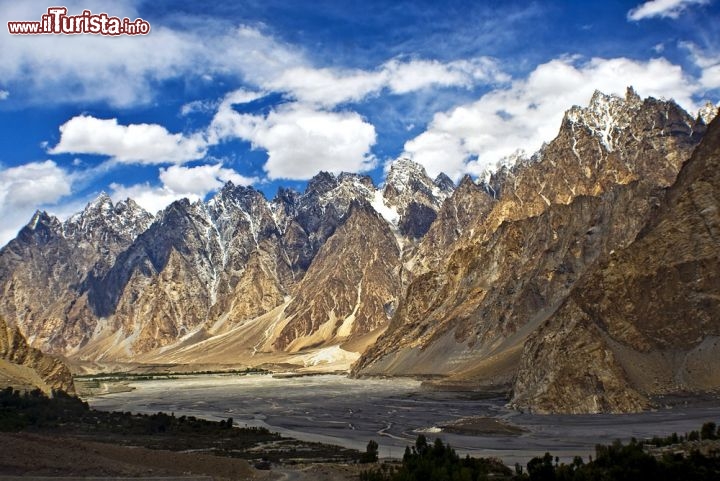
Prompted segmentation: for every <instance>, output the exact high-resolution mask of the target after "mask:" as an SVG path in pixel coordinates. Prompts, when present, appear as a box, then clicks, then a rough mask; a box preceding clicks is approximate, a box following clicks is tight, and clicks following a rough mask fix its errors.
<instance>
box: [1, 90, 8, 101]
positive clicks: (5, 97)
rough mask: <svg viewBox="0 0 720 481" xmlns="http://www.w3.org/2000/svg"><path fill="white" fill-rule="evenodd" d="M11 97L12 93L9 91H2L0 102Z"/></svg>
mask: <svg viewBox="0 0 720 481" xmlns="http://www.w3.org/2000/svg"><path fill="white" fill-rule="evenodd" d="M8 97H10V92H8V91H7V90H0V100H5V99H7V98H8Z"/></svg>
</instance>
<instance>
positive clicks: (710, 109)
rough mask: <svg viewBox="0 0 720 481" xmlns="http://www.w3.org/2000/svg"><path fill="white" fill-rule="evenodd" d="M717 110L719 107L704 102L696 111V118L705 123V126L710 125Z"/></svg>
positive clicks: (709, 102)
mask: <svg viewBox="0 0 720 481" xmlns="http://www.w3.org/2000/svg"><path fill="white" fill-rule="evenodd" d="M718 108H720V105H715V104H714V103H712V102H711V101H709V100H708V101H706V102H705V105H704V106H703V107H702V108H701V109H700V110H699V111H698V115H697V116H698V117H699V118H700V119H702V121H703V122H705V125H708V124H710V122H712V121H713V119H714V118H715V117H717V114H718Z"/></svg>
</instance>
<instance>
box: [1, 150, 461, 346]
mask: <svg viewBox="0 0 720 481" xmlns="http://www.w3.org/2000/svg"><path fill="white" fill-rule="evenodd" d="M388 179H389V181H388V182H387V183H386V185H385V186H384V188H383V189H378V188H376V187H375V186H374V185H373V182H372V180H371V179H370V178H369V177H367V176H361V175H356V174H349V173H345V174H340V175H337V176H336V175H333V174H329V173H320V174H318V175H317V176H316V177H315V178H313V179H312V180H311V181H310V182H309V183H308V186H307V189H306V190H305V192H304V193H302V194H301V193H297V192H294V191H291V190H286V189H281V190H280V191H279V192H278V195H277V196H276V198H275V199H273V200H272V201H268V200H267V199H266V198H265V197H264V196H263V195H262V194H261V193H260V192H258V191H256V190H255V189H253V188H248V187H241V186H235V185H233V184H232V183H228V184H227V185H226V186H225V187H224V188H223V189H222V190H221V191H220V192H218V193H217V195H215V196H214V197H213V198H212V199H210V200H209V201H207V202H196V203H190V202H188V201H187V200H181V201H178V202H175V203H173V204H171V205H170V206H168V207H167V208H166V209H165V210H164V211H163V212H161V213H159V214H158V216H157V218H152V216H150V215H149V214H148V213H146V212H144V211H142V209H140V208H139V207H138V206H137V205H136V204H135V203H134V202H132V201H131V200H128V201H126V202H121V203H118V204H117V205H113V203H112V201H111V200H110V199H109V198H108V197H107V196H106V195H104V194H103V195H101V196H100V197H98V199H96V200H95V201H93V202H92V203H90V204H89V205H88V206H87V208H86V209H85V210H84V211H83V212H81V213H80V214H78V215H75V216H73V217H71V218H70V219H69V220H68V221H66V222H64V223H61V222H60V221H59V220H57V219H55V218H53V217H51V216H48V215H47V214H44V213H38V214H37V215H36V216H35V217H34V218H33V220H32V221H31V223H30V224H29V225H28V226H27V227H26V228H25V229H24V230H23V232H21V234H20V235H19V236H18V238H17V239H15V240H14V241H13V242H11V243H10V244H9V245H8V246H6V247H5V248H4V249H3V250H2V251H1V252H0V273H1V274H2V276H0V287H1V288H2V290H3V296H2V302H1V303H0V304H1V305H0V313H2V314H5V315H6V316H7V317H8V319H10V320H11V322H12V323H13V325H17V326H18V327H19V328H20V329H21V330H23V331H24V332H26V333H27V334H28V335H29V338H30V340H31V342H32V343H33V344H34V345H36V346H39V347H42V348H43V349H45V350H47V351H51V352H56V353H62V354H65V355H71V356H74V357H80V358H86V359H106V360H112V359H126V360H127V359H131V358H134V357H136V356H138V355H139V354H142V353H146V352H149V351H153V350H158V349H164V348H166V347H168V346H170V345H173V344H176V343H178V342H185V341H186V340H187V339H192V340H194V341H197V340H202V339H206V338H208V337H212V336H218V335H222V334H223V333H226V332H229V331H232V330H233V329H235V328H236V327H238V326H242V325H243V324H245V323H247V322H249V321H250V320H253V319H255V318H257V317H258V316H262V315H263V314H265V313H268V312H270V311H272V310H273V309H275V308H277V307H278V306H281V305H284V304H286V303H289V304H288V311H287V313H288V316H289V317H288V318H287V319H285V318H283V319H284V322H285V324H286V325H285V330H284V331H283V333H282V336H281V337H280V338H278V339H273V340H271V344H273V345H274V346H275V349H286V348H287V349H294V350H297V349H299V348H300V347H297V346H308V345H312V344H313V343H314V341H313V342H310V341H309V340H308V339H310V338H313V339H314V337H313V335H314V334H315V332H314V331H315V329H317V328H318V327H319V326H321V325H325V324H326V323H327V320H328V319H330V317H332V316H336V317H337V319H340V320H343V322H345V324H342V323H341V325H338V326H337V328H332V329H330V331H331V334H327V333H325V334H323V335H321V336H320V337H321V338H322V339H323V341H322V342H319V343H317V344H318V345H325V344H327V343H330V342H345V341H348V340H352V339H354V338H356V337H362V336H364V335H365V334H367V333H368V332H371V331H375V330H377V329H378V328H380V327H381V326H384V325H385V324H386V323H387V312H392V310H393V309H394V306H395V305H396V303H397V299H398V298H399V295H400V289H401V284H400V283H399V282H396V278H397V277H398V276H399V275H400V269H399V268H398V264H399V259H400V251H399V247H398V242H399V243H400V244H403V243H404V242H405V240H406V241H407V242H409V243H415V242H417V239H418V238H419V237H421V236H422V235H423V234H424V233H425V230H427V227H428V226H429V224H430V223H431V222H432V220H433V219H434V218H435V211H436V210H437V209H439V206H440V205H441V203H442V199H444V197H445V196H446V195H448V194H449V192H451V191H452V188H453V186H452V182H449V179H447V178H444V177H442V176H441V177H439V179H438V183H437V184H436V183H434V182H433V181H432V180H430V179H429V178H428V177H427V175H425V172H424V170H423V169H422V167H420V166H418V165H416V164H411V163H408V162H400V163H398V165H395V166H393V167H392V169H391V170H390V173H389V174H388ZM384 195H386V196H387V198H384V197H383V196H384ZM436 196H438V197H436ZM378 200H379V201H380V204H379V205H381V206H382V207H381V208H380V210H381V211H382V212H383V213H384V214H387V213H388V212H391V213H394V214H396V216H395V218H393V219H391V221H388V220H386V218H385V217H378V215H377V213H376V212H374V211H373V207H371V206H370V205H371V204H374V205H378V203H377V202H378ZM352 206H355V207H354V208H353V207H352ZM361 206H362V208H361ZM351 210H352V211H353V212H354V214H353V215H350V214H351ZM363 213H364V214H363ZM336 232H337V236H336ZM403 232H404V233H405V234H403ZM329 239H333V241H332V243H330V244H328V241H329ZM403 239H404V240H403ZM326 245H327V246H326ZM378 249H384V254H385V255H384V256H379V255H378ZM321 252H322V253H323V254H322V256H320V258H319V259H318V263H317V265H316V263H315V262H314V261H315V259H316V257H317V256H318V255H319V253H321ZM48 259H49V262H47V260H48ZM351 260H352V262H351ZM353 263H354V264H355V265H353ZM334 266H343V268H344V274H343V275H344V276H345V277H342V276H335V277H334V276H333V275H334V274H333V275H330V274H332V269H331V267H334ZM362 266H367V268H362ZM307 272H310V274H311V275H310V276H309V277H308V278H307V279H306V277H307V276H306V273H307ZM45 279H49V281H50V285H49V286H48V283H47V282H46V281H45ZM301 283H302V287H299V286H300V284H301ZM358 292H361V293H363V298H362V302H360V303H358V301H357V297H358ZM335 295H337V296H339V298H341V300H340V301H339V304H338V305H337V306H336V310H335V311H333V310H332V305H334V304H331V303H330V298H331V297H332V296H335ZM328 296H330V297H328ZM372 296H377V297H372ZM346 301H347V302H346ZM325 308H327V310H324V309H325ZM348 308H349V310H348ZM346 311H347V312H346ZM350 317H352V319H350ZM343 325H344V327H342V326H343ZM323 332H325V331H323ZM300 338H302V339H303V340H301V339H300ZM291 346H292V347H291Z"/></svg>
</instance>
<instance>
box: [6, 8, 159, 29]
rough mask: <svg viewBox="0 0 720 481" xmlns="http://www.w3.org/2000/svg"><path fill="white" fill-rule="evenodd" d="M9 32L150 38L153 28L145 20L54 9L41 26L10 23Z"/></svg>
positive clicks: (45, 17)
mask: <svg viewBox="0 0 720 481" xmlns="http://www.w3.org/2000/svg"><path fill="white" fill-rule="evenodd" d="M7 25H8V32H10V33H11V34H13V35H46V34H51V35H57V34H65V35H74V34H83V33H88V34H93V35H147V34H148V33H150V24H149V23H148V22H146V21H145V20H143V19H142V18H137V19H135V20H132V21H131V20H130V19H129V18H127V17H126V18H118V17H111V16H109V15H108V14H107V13H98V14H95V13H92V12H91V11H90V10H83V12H82V14H80V15H68V14H67V8H65V7H50V8H48V9H47V13H46V14H44V15H43V16H42V17H41V20H40V21H39V22H33V21H26V22H8V23H7Z"/></svg>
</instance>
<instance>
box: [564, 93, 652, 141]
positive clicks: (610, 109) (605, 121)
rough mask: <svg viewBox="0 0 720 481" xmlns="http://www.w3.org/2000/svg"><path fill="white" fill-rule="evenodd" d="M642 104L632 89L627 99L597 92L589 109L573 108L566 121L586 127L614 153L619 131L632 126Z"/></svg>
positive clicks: (626, 96) (568, 112) (569, 111)
mask: <svg viewBox="0 0 720 481" xmlns="http://www.w3.org/2000/svg"><path fill="white" fill-rule="evenodd" d="M642 104H643V102H642V99H640V96H639V95H638V94H637V93H636V92H635V90H634V89H633V88H632V87H628V89H627V92H626V94H625V98H622V97H620V96H618V95H608V94H604V93H602V92H600V91H599V90H596V91H595V93H594V94H593V96H592V99H591V100H590V104H589V105H588V106H587V107H579V106H577V105H576V106H574V107H572V108H571V109H570V110H568V111H567V112H566V114H565V120H566V121H568V122H570V123H571V124H580V125H584V126H586V127H587V128H588V129H590V131H591V132H592V134H593V135H594V136H595V137H597V138H598V139H599V140H600V143H601V144H602V145H603V146H604V147H605V149H606V150H607V151H608V152H612V151H613V150H615V148H616V145H615V141H616V137H617V130H623V129H626V128H627V127H628V126H629V125H630V123H631V122H632V119H633V117H634V115H633V114H634V112H636V111H637V110H638V109H640V108H641V107H642Z"/></svg>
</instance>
